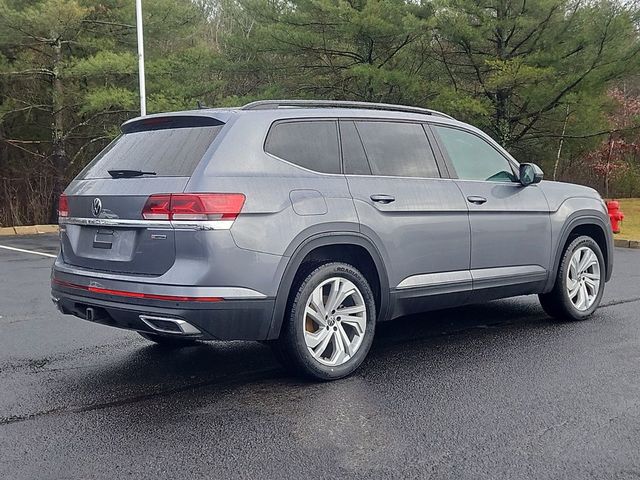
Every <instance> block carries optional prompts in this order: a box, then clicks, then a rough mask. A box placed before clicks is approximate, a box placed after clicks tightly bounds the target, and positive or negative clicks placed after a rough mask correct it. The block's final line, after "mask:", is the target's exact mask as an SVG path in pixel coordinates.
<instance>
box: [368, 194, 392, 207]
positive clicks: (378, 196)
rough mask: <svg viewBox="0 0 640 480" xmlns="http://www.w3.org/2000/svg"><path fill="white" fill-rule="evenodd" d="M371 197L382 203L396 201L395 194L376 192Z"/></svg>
mask: <svg viewBox="0 0 640 480" xmlns="http://www.w3.org/2000/svg"><path fill="white" fill-rule="evenodd" d="M369 198H371V200H373V201H374V202H377V203H382V204H383V205H386V204H387V203H391V202H395V201H396V197H394V196H393V195H383V194H376V195H371V197H369Z"/></svg>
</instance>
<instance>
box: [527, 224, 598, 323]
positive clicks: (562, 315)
mask: <svg viewBox="0 0 640 480" xmlns="http://www.w3.org/2000/svg"><path fill="white" fill-rule="evenodd" d="M582 247H588V248H590V249H591V250H592V251H593V253H595V255H596V257H597V258H598V262H599V264H600V288H599V291H598V293H597V295H596V298H595V301H594V302H593V304H592V305H591V306H590V307H589V308H588V309H586V310H578V309H577V308H576V307H575V306H574V304H573V303H572V302H571V299H570V298H569V293H568V292H567V270H568V269H569V266H570V262H571V256H572V255H573V253H574V252H575V251H576V250H578V249H579V248H582ZM605 268H606V266H605V263H604V256H603V255H602V251H601V250H600V247H599V246H598V244H597V243H596V241H595V240H593V239H592V238H591V237H587V236H580V237H577V238H575V239H574V240H573V241H572V242H571V243H570V244H569V245H568V246H567V248H566V249H565V251H564V253H563V254H562V258H561V259H560V266H559V267H558V271H557V273H556V281H555V284H554V286H553V290H551V291H550V292H549V293H543V294H540V295H538V298H539V299H540V304H541V305H542V308H543V309H544V311H545V312H546V313H547V314H548V315H549V316H551V317H552V318H554V319H556V320H560V321H579V320H585V319H587V318H589V317H590V316H591V315H592V314H593V312H595V311H596V309H597V308H598V306H599V305H600V301H601V300H602V295H603V293H604V284H605Z"/></svg>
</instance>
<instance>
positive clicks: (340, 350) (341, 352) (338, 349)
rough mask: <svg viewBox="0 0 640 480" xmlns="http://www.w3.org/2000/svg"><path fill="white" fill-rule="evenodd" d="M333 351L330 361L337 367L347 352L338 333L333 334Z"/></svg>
mask: <svg viewBox="0 0 640 480" xmlns="http://www.w3.org/2000/svg"><path fill="white" fill-rule="evenodd" d="M333 350H334V351H333V355H332V356H331V360H332V361H333V362H335V363H336V364H338V365H339V364H341V363H342V362H344V360H345V357H346V356H347V350H346V345H345V343H344V340H343V338H342V336H341V335H340V334H339V332H335V333H334V335H333Z"/></svg>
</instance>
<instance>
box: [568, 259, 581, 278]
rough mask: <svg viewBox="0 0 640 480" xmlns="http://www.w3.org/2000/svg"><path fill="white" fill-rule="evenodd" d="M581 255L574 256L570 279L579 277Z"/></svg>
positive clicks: (570, 265)
mask: <svg viewBox="0 0 640 480" xmlns="http://www.w3.org/2000/svg"><path fill="white" fill-rule="evenodd" d="M579 257H580V255H579V254H578V255H576V254H574V255H573V257H571V262H570V264H569V277H570V278H573V279H576V278H577V277H578V259H579Z"/></svg>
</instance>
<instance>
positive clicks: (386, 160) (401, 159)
mask: <svg viewBox="0 0 640 480" xmlns="http://www.w3.org/2000/svg"><path fill="white" fill-rule="evenodd" d="M356 128H357V130H358V133H359V134H360V138H361V139H362V143H363V145H364V150H365V152H366V154H367V158H368V159H369V164H370V165H371V172H372V173H373V175H389V176H397V177H425V178H438V177H440V172H439V171H438V165H437V164H436V159H435V157H434V155H433V151H432V150H431V146H430V145H429V140H428V139H427V135H426V134H425V132H424V129H423V127H422V125H421V124H419V123H404V122H373V121H371V122H367V121H365V122H356Z"/></svg>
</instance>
